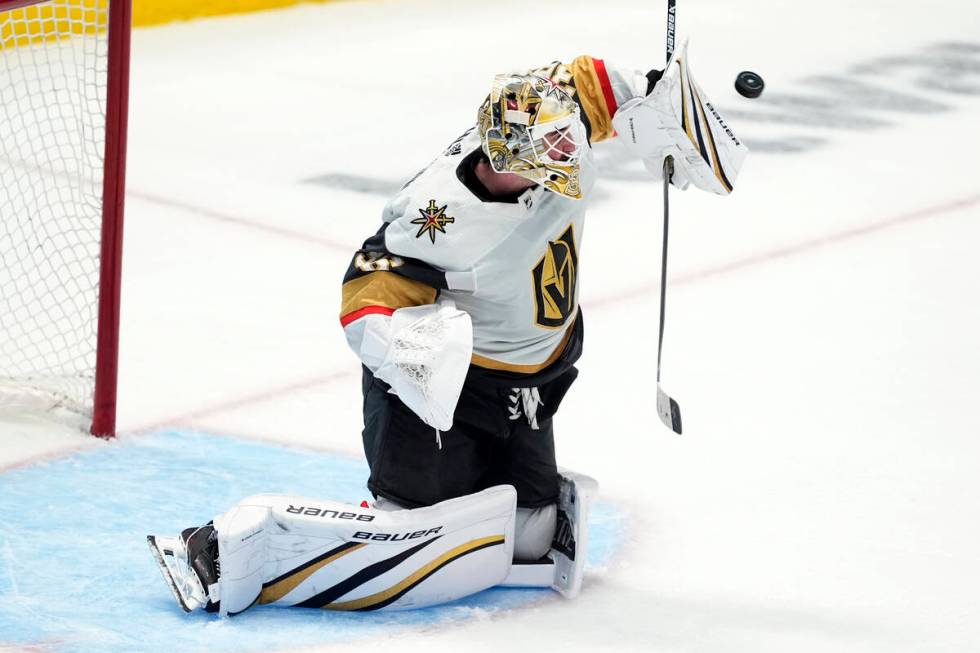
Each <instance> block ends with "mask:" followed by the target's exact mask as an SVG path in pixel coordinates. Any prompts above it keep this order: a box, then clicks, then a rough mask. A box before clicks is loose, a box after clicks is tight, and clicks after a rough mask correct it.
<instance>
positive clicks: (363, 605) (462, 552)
mask: <svg viewBox="0 0 980 653" xmlns="http://www.w3.org/2000/svg"><path fill="white" fill-rule="evenodd" d="M440 539H442V536H441V535H440V536H437V537H434V538H432V539H431V540H428V541H426V542H422V543H420V544H417V545H415V546H413V547H411V548H410V549H406V550H405V551H402V552H401V553H398V554H397V555H394V556H392V557H390V558H387V559H385V560H381V561H379V562H375V563H374V564H371V565H368V566H367V567H365V568H364V569H362V570H360V571H358V572H357V573H355V574H354V575H352V576H350V577H349V578H346V579H344V580H342V581H340V582H339V583H337V584H336V585H333V586H332V587H329V588H327V589H325V590H324V591H322V592H319V593H318V594H315V595H314V596H311V597H310V598H308V599H306V600H305V601H301V602H300V603H297V604H296V605H297V606H298V607H301V608H325V609H328V610H348V611H369V610H378V609H381V608H383V607H385V606H388V605H391V604H392V603H394V602H395V601H397V600H398V599H400V598H401V597H402V596H404V595H405V594H407V593H408V592H409V591H411V590H412V589H413V588H415V587H417V586H418V585H419V584H420V583H422V582H423V581H424V580H425V579H427V578H429V577H430V576H431V575H432V574H434V573H436V572H437V571H438V570H440V569H442V568H443V567H445V566H446V565H448V564H449V563H451V562H453V561H454V560H458V559H459V558H462V557H463V556H466V555H469V554H470V553H474V552H476V551H480V550H481V549H485V548H488V547H491V546H499V545H501V544H503V543H504V536H503V535H492V536H489V537H484V538H480V539H476V540H472V541H470V542H467V543H466V544H462V545H460V546H458V547H456V548H454V549H451V550H449V551H447V552H446V553H444V554H442V555H441V556H438V557H437V558H435V559H434V560H431V561H429V562H428V563H426V564H425V565H423V566H421V567H419V568H418V569H416V570H415V571H414V572H412V573H411V574H409V575H408V576H406V577H405V578H404V579H402V580H401V581H399V582H398V583H396V584H394V585H392V586H391V587H389V588H388V589H386V590H383V591H381V592H377V593H375V594H371V595H369V596H365V597H363V598H360V599H355V600H351V601H342V602H337V599H338V598H340V597H341V596H344V595H345V594H348V593H350V592H352V591H353V590H355V589H357V588H358V587H360V586H361V585H364V584H365V583H368V582H370V581H372V580H374V579H375V578H377V577H379V576H381V575H382V574H385V573H387V572H389V571H391V570H392V569H394V568H395V567H397V566H398V565H400V564H401V563H403V562H404V561H406V560H408V559H409V558H411V557H412V556H414V555H415V554H416V553H418V552H419V551H421V550H422V549H424V548H426V547H428V546H430V545H431V544H433V543H434V542H437V541H438V540H440ZM356 546H361V545H356ZM379 546H380V545H379ZM334 551H336V550H334ZM331 554H333V555H334V556H335V557H334V558H333V559H336V557H339V556H337V555H336V554H335V553H334V552H333V551H331V552H328V553H326V554H324V556H326V557H324V556H321V557H320V559H319V560H318V561H316V562H314V564H313V566H316V565H318V564H319V566H318V567H317V569H320V568H322V567H323V566H324V565H326V564H329V560H328V559H327V558H329V557H330V555H331ZM321 562H322V564H320V563H321ZM307 569H308V567H306V568H299V569H297V570H295V571H294V572H290V574H286V575H285V576H283V577H280V578H278V579H276V580H275V581H272V582H271V583H269V585H274V584H277V583H282V582H285V581H287V580H289V578H290V577H291V575H292V574H303V573H304V572H305V571H306V570H307ZM313 571H316V569H314V570H313ZM309 573H310V574H311V573H313V572H309ZM308 576H309V574H306V576H305V577H304V579H305V578H306V577H308ZM299 582H301V581H299ZM297 584H298V583H297ZM264 594H265V590H264V589H263V595H264Z"/></svg>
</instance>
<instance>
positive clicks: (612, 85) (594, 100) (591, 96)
mask: <svg viewBox="0 0 980 653" xmlns="http://www.w3.org/2000/svg"><path fill="white" fill-rule="evenodd" d="M529 72H530V74H532V75H540V76H542V77H547V78H548V79H551V80H553V81H555V82H557V83H558V84H560V85H561V87H562V88H563V89H564V90H565V91H566V92H568V93H569V94H570V95H571V96H572V97H573V98H575V101H576V102H578V104H579V107H581V110H582V121H583V122H584V123H585V128H586V131H587V132H588V134H589V141H590V142H592V143H597V142H599V141H604V140H606V139H608V138H611V137H613V136H614V135H615V134H616V131H615V130H614V129H613V125H612V119H613V116H614V115H616V111H617V109H618V108H619V107H620V105H622V104H623V103H624V102H626V101H627V100H629V99H630V98H634V97H642V96H644V95H646V94H647V91H648V86H649V81H648V78H647V75H646V74H645V73H642V72H639V71H634V70H630V69H628V68H621V67H619V66H616V65H614V64H611V63H607V62H605V61H603V60H602V59H597V58H595V57H591V56H589V55H582V56H580V57H576V58H575V59H574V60H572V62H571V63H568V64H565V63H562V62H560V61H554V62H552V63H550V64H548V65H547V66H543V67H541V68H536V69H534V70H531V71H529Z"/></svg>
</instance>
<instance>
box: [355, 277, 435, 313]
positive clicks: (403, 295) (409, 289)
mask: <svg viewBox="0 0 980 653" xmlns="http://www.w3.org/2000/svg"><path fill="white" fill-rule="evenodd" d="M437 294H438V291H437V290H436V289H435V288H433V287H432V286H428V285H426V284H424V283H422V282H421V281H414V280H412V279H409V278H407V277H403V276H401V275H400V274H395V273H394V272H371V273H370V274H366V275H364V276H363V277H358V278H357V279H351V280H350V281H348V282H347V283H345V284H344V286H343V288H342V289H341V300H340V302H341V303H340V317H341V318H343V317H344V316H345V315H348V314H349V313H353V312H354V311H357V310H360V309H362V308H365V307H367V306H384V307H385V308H391V309H399V308H404V307H406V306H422V305H424V304H433V303H435V301H436V295H437Z"/></svg>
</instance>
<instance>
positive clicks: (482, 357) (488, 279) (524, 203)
mask: <svg viewBox="0 0 980 653" xmlns="http://www.w3.org/2000/svg"><path fill="white" fill-rule="evenodd" d="M532 72H533V73H535V74H538V75H541V76H545V77H549V78H550V79H553V80H555V81H557V82H559V83H561V84H562V86H563V87H564V88H565V90H566V91H568V92H569V93H570V94H571V95H572V96H573V97H574V98H576V100H577V101H578V102H579V104H580V106H581V108H582V111H581V115H582V118H583V122H585V123H586V129H587V131H589V133H590V140H591V141H593V142H594V141H597V140H602V139H605V138H609V137H610V136H612V135H613V131H612V116H613V115H614V114H615V110H616V107H617V106H619V104H621V103H622V102H625V101H626V100H627V99H629V98H631V97H636V96H639V95H643V94H645V93H646V92H647V86H648V81H647V78H646V77H645V76H644V75H643V74H642V73H633V72H620V71H618V70H616V69H607V68H606V66H605V65H604V63H603V62H602V61H601V60H598V59H593V58H592V57H588V56H583V57H578V58H577V59H576V60H575V61H574V62H573V63H572V64H570V65H565V64H561V63H558V62H555V63H553V64H551V65H550V66H546V67H544V68H541V69H537V70H535V71H532ZM482 156H483V154H482V151H481V143H480V136H479V134H478V132H477V130H475V129H470V130H469V131H467V132H466V133H465V134H463V136H461V137H460V138H459V139H457V140H456V141H455V142H453V143H452V144H451V145H450V146H449V148H448V149H447V150H446V151H445V152H444V153H443V154H442V155H440V156H439V157H437V158H436V159H435V160H434V161H433V162H432V163H430V164H429V166H427V167H426V168H425V169H423V170H422V171H421V172H420V173H419V174H418V175H416V177H415V178H413V179H412V180H411V181H409V182H408V183H407V184H406V185H405V186H404V187H403V188H402V189H401V190H400V191H399V192H398V194H397V195H396V196H395V197H394V198H392V199H391V200H390V201H389V202H388V204H387V205H386V206H385V209H384V212H383V215H382V219H383V223H384V224H383V225H382V228H381V230H380V231H378V233H377V234H375V236H374V237H372V238H370V239H368V240H367V241H366V242H365V244H364V246H363V247H362V249H361V250H359V251H358V252H357V253H356V254H355V256H354V260H353V261H352V263H351V266H350V268H349V269H348V272H347V275H346V277H345V280H344V289H343V290H344V292H343V306H342V309H341V324H342V325H343V326H344V328H345V330H346V332H347V336H348V341H349V342H350V343H351V345H352V347H354V349H355V351H357V350H358V349H359V347H358V343H359V339H360V338H361V337H362V334H363V333H364V326H365V325H364V324H363V321H364V320H368V319H387V317H386V316H389V315H391V313H392V312H393V311H394V310H395V309H397V308H401V307H403V306H417V305H422V304H428V303H433V302H434V301H435V300H436V297H437V294H438V293H441V294H442V296H446V297H449V298H451V299H452V300H453V301H454V302H455V304H456V307H457V308H459V309H460V310H463V311H466V312H467V313H468V314H469V315H470V317H471V319H472V324H473V359H472V369H471V371H475V372H477V373H482V374H483V375H485V376H488V377H490V378H497V379H500V380H501V381H502V382H503V383H506V384H508V385H511V386H515V387H516V386H521V385H537V384H540V383H542V382H544V381H545V380H547V379H549V378H554V376H557V375H558V374H560V373H561V372H563V371H564V370H565V369H567V368H568V367H569V366H570V365H572V364H573V363H574V361H575V359H577V358H578V356H579V354H580V352H581V340H582V333H583V331H582V318H581V315H580V310H579V306H578V286H579V267H580V266H579V252H580V251H581V243H582V236H583V233H584V220H585V211H586V208H587V205H588V197H589V195H590V191H591V190H592V187H593V185H594V184H595V177H596V171H595V164H594V161H593V157H592V152H591V149H590V148H586V151H585V152H584V153H583V156H582V158H581V162H580V165H581V184H582V190H583V196H584V199H582V200H573V199H569V198H566V197H562V196H560V195H558V194H557V193H553V192H551V191H548V190H546V189H545V188H544V187H543V186H537V185H536V186H533V187H531V188H529V189H527V190H526V191H524V192H523V193H522V194H520V195H519V196H517V197H516V198H513V199H514V200H515V201H513V202H506V201H492V200H493V199H494V198H490V197H487V196H486V191H485V189H483V187H482V184H480V183H479V182H478V181H477V180H476V179H475V175H474V174H473V166H474V165H475V164H476V162H477V161H478V160H479V158H480V157H482ZM365 362H367V361H365ZM369 367H370V365H369Z"/></svg>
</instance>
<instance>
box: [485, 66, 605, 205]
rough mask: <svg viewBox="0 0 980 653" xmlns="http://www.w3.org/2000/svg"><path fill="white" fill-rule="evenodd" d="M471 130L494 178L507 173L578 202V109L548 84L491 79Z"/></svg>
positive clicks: (583, 144) (581, 133)
mask: <svg viewBox="0 0 980 653" xmlns="http://www.w3.org/2000/svg"><path fill="white" fill-rule="evenodd" d="M477 126H478V127H479V129H480V138H481V139H482V141H483V151H484V153H485V154H486V155H487V157H489V159H490V166H491V167H492V168H493V170H494V171H495V172H511V173H514V174H516V175H520V176H521V177H524V178H525V179H530V180H531V181H533V182H535V183H537V184H541V185H542V186H544V187H545V188H547V189H548V190H551V191H554V192H556V193H558V194H560V195H563V196H565V197H570V198H572V199H581V198H582V187H581V181H580V179H579V174H580V167H579V164H580V160H581V157H582V155H583V154H584V152H585V148H587V147H588V142H587V140H586V134H585V126H584V125H583V124H582V121H581V120H580V119H579V107H578V104H577V103H576V102H575V100H573V99H572V97H571V96H570V95H568V93H566V92H565V91H563V90H562V89H561V88H560V87H559V86H558V85H557V84H555V83H554V82H553V81H551V80H549V79H546V78H544V77H537V76H535V75H497V76H496V77H495V78H494V80H493V89H492V90H491V91H490V97H489V98H487V100H486V101H485V102H484V103H483V106H482V107H480V112H479V114H478V116H477Z"/></svg>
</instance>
